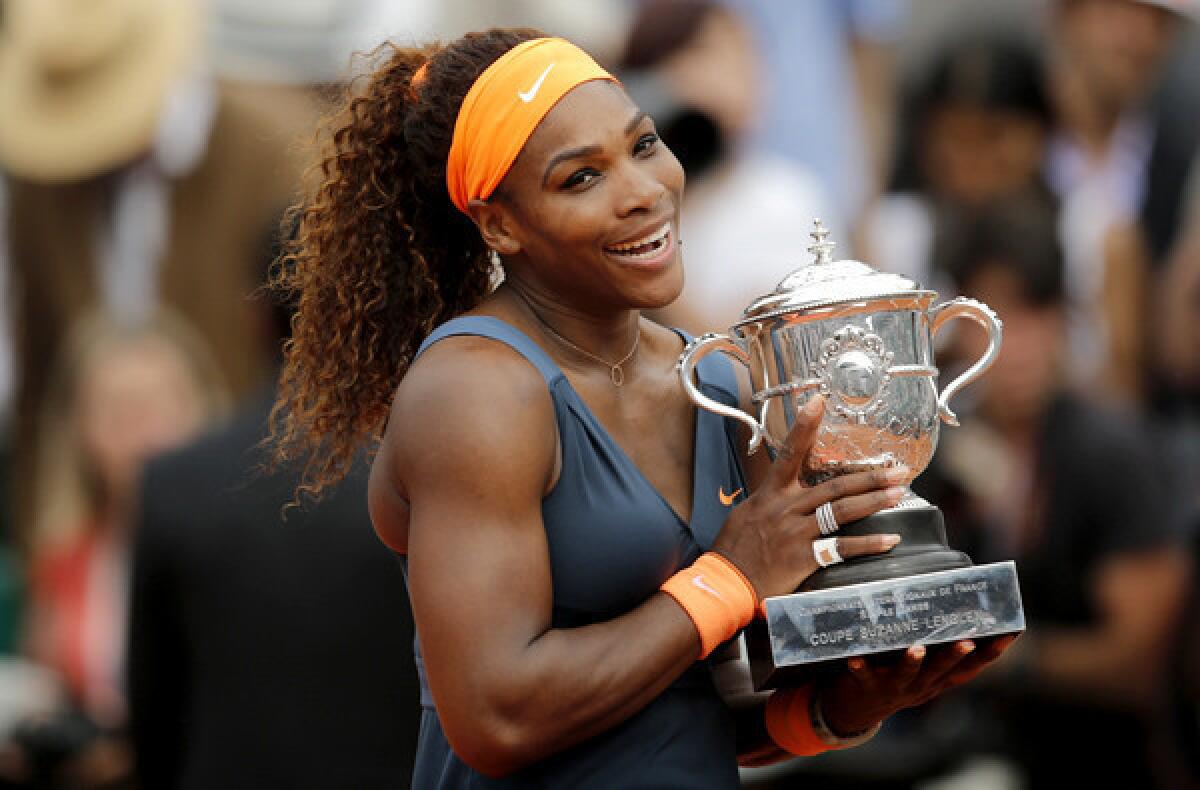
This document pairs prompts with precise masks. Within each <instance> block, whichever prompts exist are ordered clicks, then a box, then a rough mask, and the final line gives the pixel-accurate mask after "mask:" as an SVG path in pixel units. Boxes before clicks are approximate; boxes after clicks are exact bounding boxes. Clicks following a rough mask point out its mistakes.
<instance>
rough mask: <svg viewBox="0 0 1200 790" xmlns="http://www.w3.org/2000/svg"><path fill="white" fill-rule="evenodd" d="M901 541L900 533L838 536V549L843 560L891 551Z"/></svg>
mask: <svg viewBox="0 0 1200 790" xmlns="http://www.w3.org/2000/svg"><path fill="white" fill-rule="evenodd" d="M899 542H900V536H899V535H861V536H855V537H850V536H847V535H843V536H841V537H839V538H837V550H838V554H840V555H841V557H842V559H843V560H848V559H850V558H851V557H865V556H867V555H868V554H883V553H884V552H887V551H891V550H892V549H893V548H894V547H895V546H896V544H897V543H899Z"/></svg>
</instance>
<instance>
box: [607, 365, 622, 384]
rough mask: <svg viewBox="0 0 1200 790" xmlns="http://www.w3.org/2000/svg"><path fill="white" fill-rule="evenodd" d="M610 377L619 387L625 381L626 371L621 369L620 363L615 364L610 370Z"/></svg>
mask: <svg viewBox="0 0 1200 790" xmlns="http://www.w3.org/2000/svg"><path fill="white" fill-rule="evenodd" d="M608 375H609V378H611V379H612V383H613V385H615V386H617V387H619V386H621V385H622V384H624V383H625V371H623V370H621V366H620V365H613V366H612V369H611V370H609V371H608Z"/></svg>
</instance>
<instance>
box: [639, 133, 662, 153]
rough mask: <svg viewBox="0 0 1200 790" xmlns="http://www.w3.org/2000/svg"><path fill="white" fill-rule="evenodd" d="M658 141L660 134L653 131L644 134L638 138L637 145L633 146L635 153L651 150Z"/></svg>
mask: <svg viewBox="0 0 1200 790" xmlns="http://www.w3.org/2000/svg"><path fill="white" fill-rule="evenodd" d="M657 143H658V135H657V134H654V133H653V132H651V133H649V134H644V135H642V136H641V137H639V138H638V141H637V145H635V146H634V147H633V152H634V153H635V154H641V153H645V152H646V151H649V150H651V149H652V148H654V146H655V145H656V144H657Z"/></svg>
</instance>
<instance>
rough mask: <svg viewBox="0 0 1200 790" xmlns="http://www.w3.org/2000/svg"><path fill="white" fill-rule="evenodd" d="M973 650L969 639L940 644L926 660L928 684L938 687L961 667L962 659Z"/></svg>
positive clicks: (972, 643)
mask: <svg viewBox="0 0 1200 790" xmlns="http://www.w3.org/2000/svg"><path fill="white" fill-rule="evenodd" d="M973 652H975V643H974V642H973V641H971V640H970V639H960V640H959V641H957V642H955V643H954V644H952V645H940V646H939V647H938V648H937V649H935V650H934V651H933V655H932V656H931V657H930V659H929V661H928V662H926V675H927V677H928V685H930V686H933V687H940V686H941V684H943V683H945V682H946V681H947V680H948V679H949V678H950V677H951V675H952V674H954V673H956V672H959V671H961V670H962V667H963V659H965V658H966V657H967V656H969V655H971V653H973Z"/></svg>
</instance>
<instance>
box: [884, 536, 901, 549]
mask: <svg viewBox="0 0 1200 790" xmlns="http://www.w3.org/2000/svg"><path fill="white" fill-rule="evenodd" d="M899 542H900V536H899V535H884V536H883V546H884V551H891V550H892V549H894V548H896V544H897V543H899Z"/></svg>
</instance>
